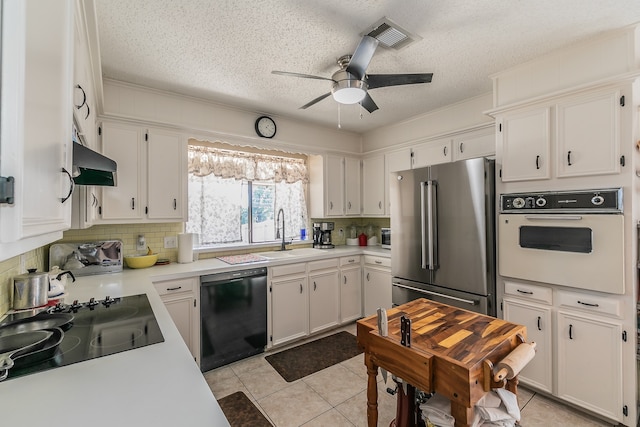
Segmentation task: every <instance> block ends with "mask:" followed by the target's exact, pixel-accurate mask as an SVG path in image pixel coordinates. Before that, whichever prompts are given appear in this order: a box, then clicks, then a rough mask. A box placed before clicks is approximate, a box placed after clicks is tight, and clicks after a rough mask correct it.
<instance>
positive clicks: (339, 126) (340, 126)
mask: <svg viewBox="0 0 640 427" xmlns="http://www.w3.org/2000/svg"><path fill="white" fill-rule="evenodd" d="M338 129H342V123H340V103H338Z"/></svg>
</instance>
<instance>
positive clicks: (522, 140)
mask: <svg viewBox="0 0 640 427" xmlns="http://www.w3.org/2000/svg"><path fill="white" fill-rule="evenodd" d="M550 116H551V113H550V108H549V107H540V108H534V109H530V110H525V111H518V112H513V113H508V114H505V115H504V116H502V117H499V118H498V123H497V126H498V146H499V147H502V181H505V182H506V181H524V180H530V179H548V178H549V176H550V170H551V169H550V161H551V159H550V150H551V148H550V147H551V127H550V126H551V124H550Z"/></svg>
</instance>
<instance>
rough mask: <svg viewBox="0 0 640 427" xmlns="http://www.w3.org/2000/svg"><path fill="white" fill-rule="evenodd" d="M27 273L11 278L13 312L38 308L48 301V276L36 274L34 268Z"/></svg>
mask: <svg viewBox="0 0 640 427" xmlns="http://www.w3.org/2000/svg"><path fill="white" fill-rule="evenodd" d="M27 271H28V273H26V274H21V275H19V276H15V277H14V278H13V309H14V310H24V309H26V308H34V307H40V306H42V305H45V304H47V302H48V301H49V298H48V296H47V293H48V292H49V274H48V273H38V272H37V271H36V269H35V268H33V269H29V270H27Z"/></svg>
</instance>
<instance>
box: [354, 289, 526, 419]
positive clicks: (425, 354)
mask: <svg viewBox="0 0 640 427" xmlns="http://www.w3.org/2000/svg"><path fill="white" fill-rule="evenodd" d="M387 316H388V335H387V336H386V337H383V336H381V335H380V334H379V333H378V317H377V315H374V316H370V317H367V318H364V319H361V320H359V321H358V322H357V335H358V336H357V339H358V345H359V346H361V347H362V348H363V349H364V352H365V364H366V365H367V372H368V375H369V378H368V387H367V418H368V423H369V426H376V425H377V418H378V414H377V398H378V395H377V387H376V376H377V373H378V368H381V369H385V370H386V371H388V372H389V373H391V374H394V375H396V376H397V377H399V378H402V379H404V380H405V381H406V382H407V383H408V384H411V385H412V386H415V387H416V388H418V389H420V390H422V391H424V392H430V393H431V392H435V393H438V394H441V395H443V396H445V397H446V398H448V399H449V400H450V401H451V414H452V415H453V416H454V417H455V419H456V426H467V425H470V423H471V422H472V420H473V407H474V405H475V404H476V403H477V402H478V400H479V399H480V398H481V397H482V396H484V394H485V393H486V392H488V391H489V390H491V389H492V388H496V387H503V386H505V384H506V386H507V388H508V389H510V390H511V391H513V392H514V393H515V392H516V384H517V377H515V378H513V379H511V380H508V381H504V380H503V381H495V380H494V374H495V372H494V371H495V369H493V368H494V365H497V364H498V363H499V362H501V361H502V360H503V359H504V358H505V357H506V356H507V355H509V354H510V353H511V352H512V351H513V350H514V349H516V347H518V345H520V344H522V343H523V342H524V341H525V339H526V328H525V327H524V326H521V325H517V324H514V323H511V322H507V321H505V320H502V319H496V318H494V317H490V316H486V315H483V314H479V313H475V312H471V311H467V310H463V309H460V308H457V307H452V306H449V305H446V304H441V303H437V302H435V301H431V300H427V299H417V300H414V301H410V302H408V303H406V304H402V305H399V306H397V307H394V308H393V309H390V310H387ZM403 316H404V317H405V318H407V317H408V318H410V319H411V325H410V329H411V337H410V338H411V339H410V347H407V346H405V345H403V344H402V343H401V341H402V335H401V318H402V317H403Z"/></svg>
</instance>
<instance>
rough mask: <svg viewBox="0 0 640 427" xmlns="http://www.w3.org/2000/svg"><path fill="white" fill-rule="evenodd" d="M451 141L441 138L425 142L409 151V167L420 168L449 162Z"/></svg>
mask: <svg viewBox="0 0 640 427" xmlns="http://www.w3.org/2000/svg"><path fill="white" fill-rule="evenodd" d="M451 158H452V155H451V139H450V138H443V139H438V140H435V141H429V142H425V143H424V144H419V145H416V146H415V147H413V149H412V151H411V167H412V168H413V169H417V168H422V167H425V166H430V165H437V164H440V163H448V162H450V161H451Z"/></svg>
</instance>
